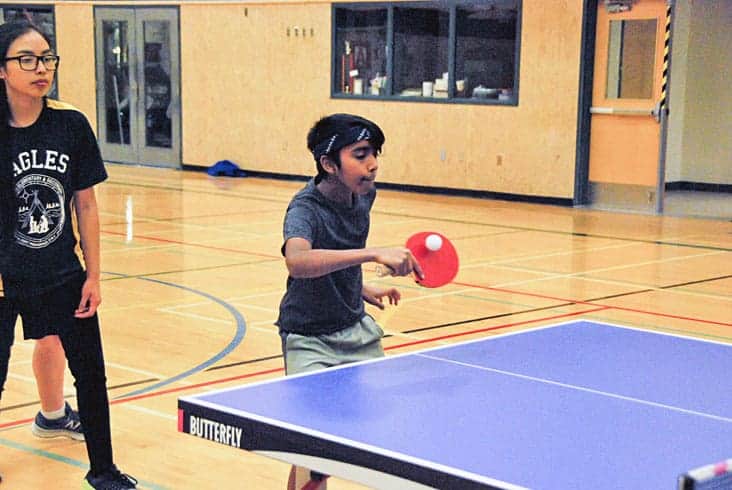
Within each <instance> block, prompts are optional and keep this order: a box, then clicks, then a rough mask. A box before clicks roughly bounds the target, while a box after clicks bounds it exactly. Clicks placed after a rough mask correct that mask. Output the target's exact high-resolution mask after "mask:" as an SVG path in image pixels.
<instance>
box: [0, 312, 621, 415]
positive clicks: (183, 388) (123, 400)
mask: <svg viewBox="0 0 732 490" xmlns="http://www.w3.org/2000/svg"><path fill="white" fill-rule="evenodd" d="M606 309H607V308H606V307H598V308H594V309H592V310H584V311H578V312H575V313H566V314H563V315H554V316H548V317H543V318H535V319H533V320H525V321H523V322H514V323H505V324H503V325H496V326H494V327H488V328H478V329H475V330H470V331H468V332H459V333H454V334H450V335H442V336H439V337H431V338H429V339H422V340H417V341H414V342H407V343H404V344H399V345H392V346H390V347H388V348H386V349H385V350H393V349H398V348H400V347H406V346H410V345H416V344H425V343H429V342H435V341H437V340H444V339H449V338H455V337H461V336H463V335H471V334H475V333H481V332H489V331H491V330H499V329H501V328H508V327H514V326H517V325H525V324H527V323H533V322H541V321H546V320H555V319H557V318H566V317H570V316H577V315H584V314H586V313H593V312H595V311H601V310H606ZM283 371H284V368H274V369H266V370H264V371H257V372H254V373H249V374H242V375H240V376H231V377H228V378H222V379H216V380H213V381H206V382H204V383H198V384H194V385H187V386H179V387H177V388H169V389H167V390H161V391H153V392H151V393H144V394H142V395H137V396H131V397H128V398H119V399H117V400H112V401H111V402H110V403H109V404H110V405H117V404H118V403H126V402H131V401H134V400H140V399H143V398H152V397H156V396H160V395H166V394H169V393H177V392H180V391H187V390H191V389H195V388H203V387H206V386H212V385H216V384H221V383H228V382H229V381H237V380H240V379H246V378H254V377H257V376H264V375H265V374H272V373H277V372H283ZM31 421H33V419H32V418H30V419H23V420H15V421H13V422H6V423H4V424H0V429H6V428H11V427H16V426H19V425H24V424H28V423H30V422H31Z"/></svg>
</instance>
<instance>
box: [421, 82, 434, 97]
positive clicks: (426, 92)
mask: <svg viewBox="0 0 732 490" xmlns="http://www.w3.org/2000/svg"><path fill="white" fill-rule="evenodd" d="M433 89H434V84H433V83H432V82H422V97H432V91H433Z"/></svg>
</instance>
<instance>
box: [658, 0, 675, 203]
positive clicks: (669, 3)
mask: <svg viewBox="0 0 732 490" xmlns="http://www.w3.org/2000/svg"><path fill="white" fill-rule="evenodd" d="M672 14H673V0H666V26H665V30H664V34H663V36H664V37H663V73H662V75H661V97H660V99H659V100H658V104H657V105H656V111H655V112H656V120H657V121H658V122H659V123H660V127H659V132H660V138H659V152H658V178H657V185H656V213H657V214H661V213H663V198H664V193H665V190H666V141H667V136H668V134H667V133H668V117H667V116H668V77H669V70H670V65H671V20H672Z"/></svg>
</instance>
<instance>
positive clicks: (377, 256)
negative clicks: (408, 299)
mask: <svg viewBox="0 0 732 490" xmlns="http://www.w3.org/2000/svg"><path fill="white" fill-rule="evenodd" d="M365 262H378V263H380V264H384V265H386V266H387V267H389V268H390V269H392V270H393V271H394V275H397V276H406V275H407V274H410V273H411V272H413V271H414V272H416V273H417V274H418V275H419V276H420V277H421V275H422V269H421V268H420V267H419V264H418V263H417V261H416V259H415V258H414V257H413V256H412V253H411V252H410V251H409V249H407V248H360V249H351V250H327V249H313V248H312V246H311V245H310V242H309V241H307V240H305V239H304V238H297V237H293V238H290V239H289V240H287V243H285V263H286V264H287V270H288V272H289V273H290V276H291V277H294V278H299V279H302V278H313V277H321V276H324V275H326V274H330V273H331V272H335V271H339V270H341V269H345V268H347V267H351V266H354V265H360V264H363V263H365Z"/></svg>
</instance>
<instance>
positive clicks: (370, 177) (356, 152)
mask: <svg viewBox="0 0 732 490" xmlns="http://www.w3.org/2000/svg"><path fill="white" fill-rule="evenodd" d="M339 156H340V159H341V168H340V169H335V175H336V176H337V177H338V178H339V180H340V181H341V183H342V184H343V185H344V186H345V187H347V188H348V189H349V190H350V191H351V192H353V193H354V194H361V195H362V194H367V193H368V192H370V191H371V190H372V189H373V188H374V181H375V180H376V173H377V171H378V169H379V164H378V162H377V160H376V150H375V149H374V148H373V147H372V146H371V143H369V141H368V140H363V141H358V142H356V143H354V144H352V145H348V146H344V147H343V148H341V151H340V153H339Z"/></svg>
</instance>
